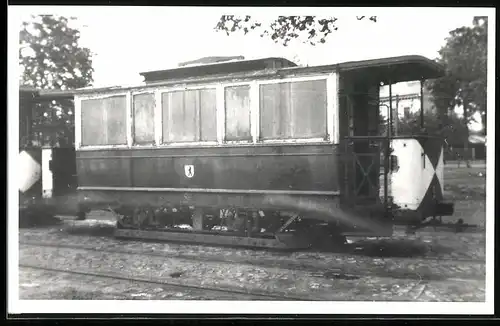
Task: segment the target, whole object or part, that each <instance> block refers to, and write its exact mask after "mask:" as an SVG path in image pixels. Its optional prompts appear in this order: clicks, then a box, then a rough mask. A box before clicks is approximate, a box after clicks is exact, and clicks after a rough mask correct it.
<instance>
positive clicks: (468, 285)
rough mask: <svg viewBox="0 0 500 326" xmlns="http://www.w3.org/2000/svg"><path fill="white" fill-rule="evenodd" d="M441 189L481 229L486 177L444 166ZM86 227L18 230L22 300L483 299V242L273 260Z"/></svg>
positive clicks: (425, 240) (99, 222)
mask: <svg viewBox="0 0 500 326" xmlns="http://www.w3.org/2000/svg"><path fill="white" fill-rule="evenodd" d="M445 180H446V183H447V184H446V186H445V192H446V193H445V195H446V196H447V197H448V198H450V199H452V200H454V201H458V205H457V206H458V207H457V214H456V216H460V217H462V218H463V219H464V220H465V222H466V223H473V224H479V225H483V226H484V225H485V216H486V215H485V211H484V207H485V204H484V197H485V189H484V183H485V168H484V167H481V166H479V167H478V166H474V167H472V168H471V169H466V168H460V169H457V168H456V166H447V168H446V170H445ZM90 218H91V220H89V221H83V222H73V221H65V222H63V223H62V224H61V225H58V226H45V227H43V228H30V229H21V230H20V234H19V236H20V249H19V250H20V251H19V254H20V264H21V266H20V274H19V277H20V279H19V285H20V298H21V299H129V300H130V299H197V300H201V299H206V300H214V299H216V300H280V298H281V299H292V300H299V299H303V300H335V301H341V300H363V301H366V300H381V301H483V300H484V298H485V281H484V279H485V273H486V269H485V237H484V233H473V234H453V233H440V234H436V233H432V232H427V231H426V232H421V233H417V234H416V235H414V236H407V235H405V234H403V233H398V232H397V233H396V235H395V237H394V238H393V239H364V240H359V239H358V241H356V242H354V243H352V244H350V245H348V246H346V247H345V248H341V249H338V250H334V251H333V252H293V253H279V252H278V253H277V252H268V251H257V250H244V249H235V248H220V247H219V248H218V247H203V246H198V245H186V244H172V243H170V244H166V243H154V242H140V241H120V240H116V239H113V238H112V237H110V235H111V232H112V229H113V228H112V226H110V224H112V223H110V222H109V221H106V220H107V217H106V216H100V217H99V216H93V217H90ZM455 218H456V217H455ZM92 219H94V220H93V221H92ZM40 267H42V268H45V269H46V270H43V269H40ZM62 271H66V272H62ZM75 272H78V273H80V274H75ZM86 273H88V274H92V275H84V274H86ZM131 279H132V280H131Z"/></svg>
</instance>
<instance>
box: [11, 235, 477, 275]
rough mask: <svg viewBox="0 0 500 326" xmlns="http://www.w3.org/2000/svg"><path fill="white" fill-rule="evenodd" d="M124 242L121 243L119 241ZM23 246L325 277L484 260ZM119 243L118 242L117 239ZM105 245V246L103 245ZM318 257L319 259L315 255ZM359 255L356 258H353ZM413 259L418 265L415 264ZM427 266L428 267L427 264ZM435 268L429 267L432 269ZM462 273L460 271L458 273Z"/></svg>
mask: <svg viewBox="0 0 500 326" xmlns="http://www.w3.org/2000/svg"><path fill="white" fill-rule="evenodd" d="M121 244H123V243H121ZM20 245H22V246H31V247H37V248H40V247H46V248H60V249H73V250H85V251H90V252H99V253H109V254H121V255H139V256H144V257H155V258H168V259H182V260H189V261H195V262H217V263H223V264H236V265H238V264H246V265H252V266H261V267H272V268H276V267H278V268H282V269H289V270H300V271H305V272H308V273H311V274H314V275H318V273H323V274H324V275H327V276H325V277H335V278H346V279H349V278H356V277H357V278H359V277H365V276H376V277H391V278H403V279H418V280H422V279H429V280H432V279H443V278H447V277H456V276H457V274H458V275H459V277H462V278H463V277H465V278H470V277H471V276H473V275H474V274H481V276H484V275H482V273H481V272H477V269H478V268H479V270H482V268H484V264H485V262H484V260H480V259H460V258H455V259H439V258H430V257H416V258H387V257H384V258H376V257H375V258H371V257H362V258H361V259H360V257H359V256H358V257H357V256H355V255H350V254H334V255H330V256H329V257H330V258H332V259H330V261H326V262H325V261H323V260H322V259H321V257H316V258H315V257H309V258H310V259H307V258H308V257H307V256H306V258H305V259H293V257H287V256H286V255H282V256H280V255H270V256H264V257H262V256H255V257H251V256H248V255H243V254H242V255H226V254H221V253H220V252H213V253H211V252H210V251H207V252H196V253H191V254H182V253H178V252H162V251H161V249H160V250H159V251H158V252H154V251H152V250H154V248H150V249H149V250H147V249H144V248H138V249H131V248H127V249H125V248H110V246H116V245H117V243H107V244H106V243H104V244H103V243H100V244H98V245H97V246H96V245H84V244H78V245H77V244H61V243H56V242H46V241H21V242H20ZM118 245H120V243H118ZM106 246H108V247H106ZM318 258H319V259H318ZM356 258H358V260H356ZM416 263H418V264H420V266H416ZM429 266H430V267H429ZM463 266H472V267H471V268H475V271H476V272H475V273H471V272H468V271H467V269H465V270H464V268H463ZM433 268H434V269H437V270H435V271H432V269H433ZM460 274H462V275H460Z"/></svg>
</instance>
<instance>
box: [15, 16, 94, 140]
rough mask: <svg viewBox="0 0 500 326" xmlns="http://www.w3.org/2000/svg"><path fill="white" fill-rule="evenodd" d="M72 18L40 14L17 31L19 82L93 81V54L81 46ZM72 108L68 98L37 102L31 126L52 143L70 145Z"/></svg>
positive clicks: (71, 84) (62, 85)
mask: <svg viewBox="0 0 500 326" xmlns="http://www.w3.org/2000/svg"><path fill="white" fill-rule="evenodd" d="M73 20H74V18H69V19H68V18H66V17H62V16H52V15H39V16H32V17H31V20H30V21H25V22H23V23H22V26H21V30H20V33H19V64H20V67H21V75H20V84H21V85H24V86H31V87H34V88H37V89H57V90H69V89H76V88H81V87H86V86H90V85H91V84H92V81H93V78H92V73H93V68H92V57H91V55H92V54H91V51H90V50H89V49H88V48H85V47H82V46H80V44H79V40H80V31H79V30H78V29H76V28H73V27H71V22H72V21H73ZM73 107H74V105H73V103H72V101H70V100H54V101H49V102H44V103H38V104H37V106H36V108H35V119H34V122H33V124H34V126H33V127H34V129H35V130H39V131H40V132H39V133H37V136H39V137H42V139H45V141H44V142H45V143H46V142H49V143H50V145H53V146H54V145H60V146H66V145H72V144H73V142H74V135H73V133H74V132H73V126H74V115H73ZM40 133H42V135H40ZM35 138H37V137H35Z"/></svg>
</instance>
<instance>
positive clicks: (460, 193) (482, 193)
mask: <svg viewBox="0 0 500 326" xmlns="http://www.w3.org/2000/svg"><path fill="white" fill-rule="evenodd" d="M444 190H445V193H446V195H445V196H446V197H447V198H449V199H455V200H457V199H458V200H461V199H462V200H469V199H473V200H475V199H479V200H484V199H485V198H486V168H485V167H471V168H467V167H460V168H458V167H456V166H453V165H449V166H446V167H445V169H444Z"/></svg>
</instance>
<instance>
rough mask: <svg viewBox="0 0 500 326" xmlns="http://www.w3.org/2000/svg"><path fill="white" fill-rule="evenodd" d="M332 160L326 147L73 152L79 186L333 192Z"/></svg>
mask: <svg viewBox="0 0 500 326" xmlns="http://www.w3.org/2000/svg"><path fill="white" fill-rule="evenodd" d="M336 161H337V157H336V147H333V146H331V145H301V146H298V145H297V146H283V145H276V146H271V145H268V146H254V147H240V146H235V147H225V148H221V147H212V148H210V147H209V148H197V149H189V148H170V149H166V148H158V149H143V148H141V149H137V150H118V149H114V150H99V151H79V152H77V170H78V175H79V186H81V187H90V186H93V187H149V188H154V187H159V188H177V187H179V188H191V187H192V188H207V189H214V188H215V189H255V190H259V189H260V190H287V191H288V190H309V191H338V190H339V183H338V181H339V178H338V171H337V168H338V166H337V163H336ZM186 165H192V166H193V169H194V172H195V173H194V176H193V177H186V175H185V170H184V167H185V166H186Z"/></svg>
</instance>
